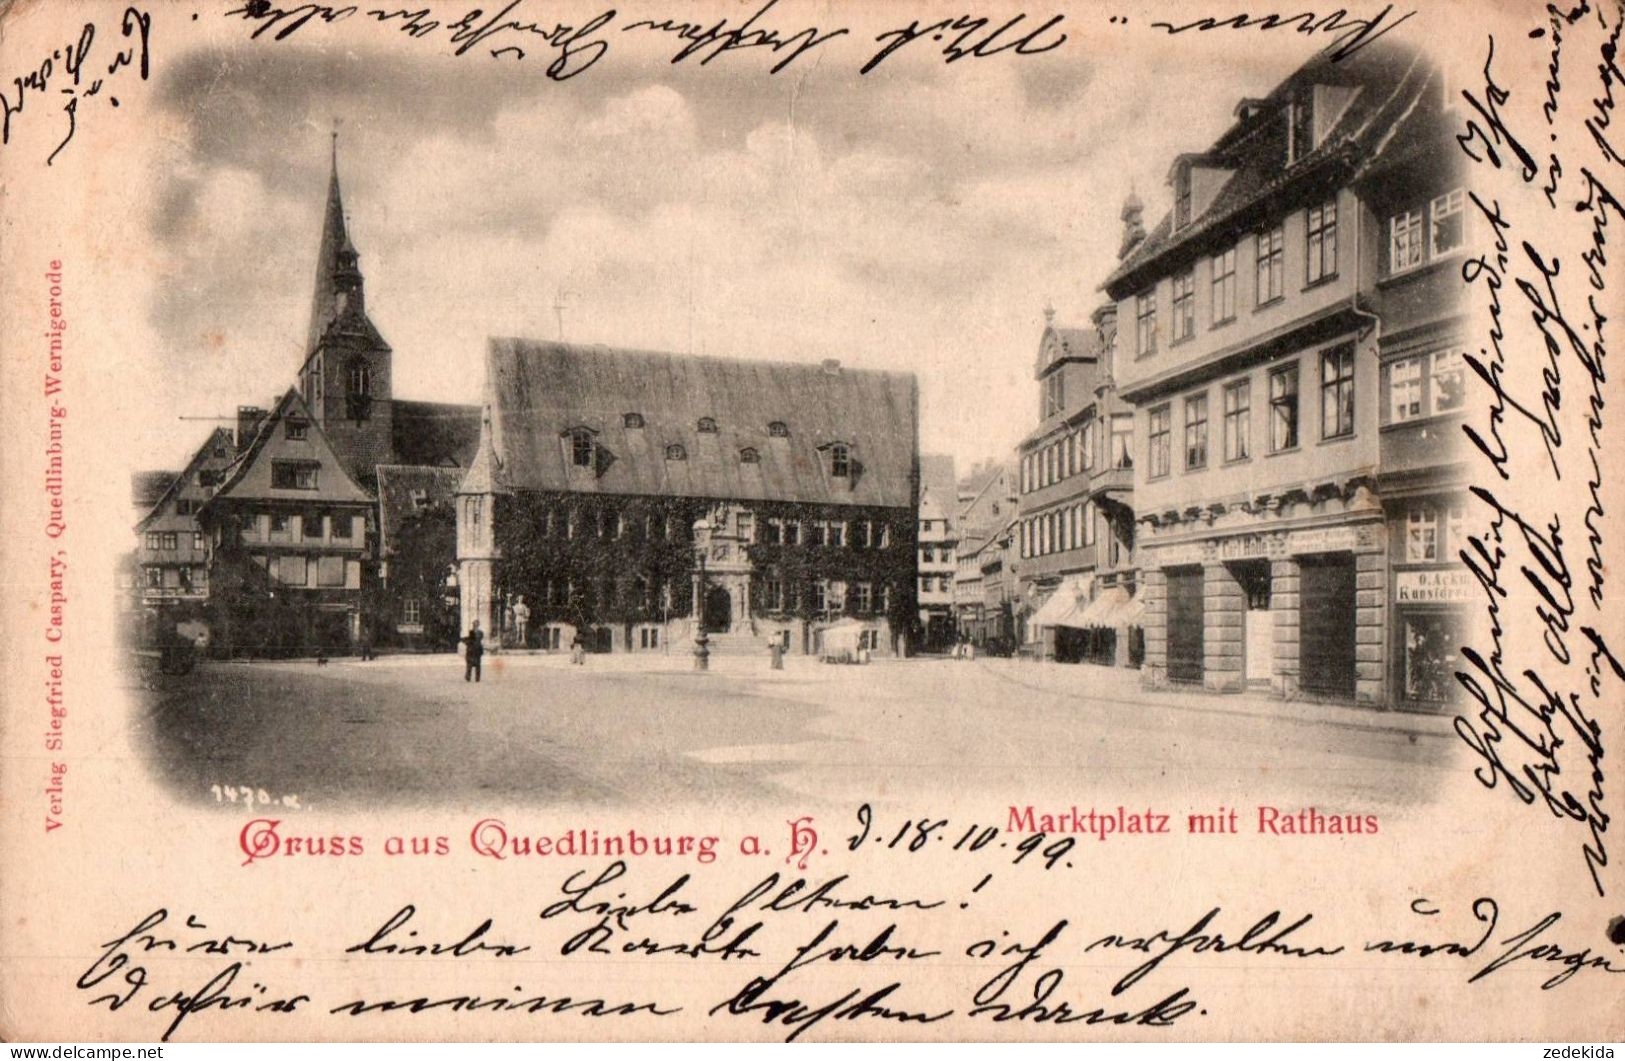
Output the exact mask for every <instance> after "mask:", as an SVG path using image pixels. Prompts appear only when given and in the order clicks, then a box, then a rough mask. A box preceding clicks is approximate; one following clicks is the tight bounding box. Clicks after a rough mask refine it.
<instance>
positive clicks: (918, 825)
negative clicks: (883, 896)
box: [846, 803, 1077, 870]
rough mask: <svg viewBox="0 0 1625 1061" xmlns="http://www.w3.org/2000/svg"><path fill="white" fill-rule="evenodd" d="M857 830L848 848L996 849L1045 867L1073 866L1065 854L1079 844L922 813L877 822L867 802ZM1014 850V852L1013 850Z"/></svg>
mask: <svg viewBox="0 0 1625 1061" xmlns="http://www.w3.org/2000/svg"><path fill="white" fill-rule="evenodd" d="M857 818H858V830H857V832H855V833H853V834H852V835H851V836H849V837H847V838H846V848H847V850H848V851H861V850H863V847H864V845H865V844H880V845H881V846H883V847H884V848H885V849H886V850H888V851H910V852H920V851H926V850H930V849H933V848H936V849H941V850H948V851H961V852H973V851H984V850H989V851H994V852H1003V853H1004V854H1005V855H1008V856H1010V863H1011V865H1020V864H1021V863H1022V862H1024V861H1026V860H1027V859H1028V858H1029V856H1031V857H1032V862H1031V864H1032V865H1041V866H1042V867H1043V868H1044V869H1046V870H1049V869H1056V868H1058V867H1065V868H1067V869H1071V868H1072V863H1071V862H1069V861H1066V856H1067V854H1069V853H1070V852H1071V851H1072V849H1073V848H1074V847H1076V846H1077V839H1076V838H1075V837H1071V836H1062V837H1051V836H1049V835H1048V834H1047V833H1028V834H1026V835H1024V836H1021V837H1020V838H1017V837H1016V836H1015V834H1007V833H1002V832H1001V831H1000V829H999V827H998V826H996V825H980V824H976V823H973V824H971V825H969V826H967V827H965V828H963V829H960V828H958V827H955V826H952V825H950V823H949V821H948V819H946V818H931V817H923V818H919V819H913V818H910V819H906V820H904V821H903V822H902V823H900V824H899V825H897V826H896V827H895V828H893V827H892V826H890V825H887V826H883V827H882V826H877V824H876V823H875V820H874V809H873V808H872V807H870V806H869V804H867V803H865V804H863V805H862V806H860V807H859V808H858V814H857ZM1012 852H1013V854H1012Z"/></svg>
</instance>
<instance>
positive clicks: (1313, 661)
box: [1298, 553, 1355, 697]
mask: <svg viewBox="0 0 1625 1061" xmlns="http://www.w3.org/2000/svg"><path fill="white" fill-rule="evenodd" d="M1298 566H1299V574H1298V587H1299V589H1298V592H1299V597H1298V599H1299V612H1298V668H1299V670H1298V674H1299V678H1298V684H1299V686H1300V687H1301V688H1302V689H1303V690H1304V691H1305V692H1310V693H1317V694H1321V695H1326V696H1339V697H1352V696H1354V680H1355V666H1354V639H1355V635H1354V620H1355V609H1354V582H1355V579H1354V557H1353V555H1351V554H1349V553H1331V554H1327V555H1323V556H1305V557H1301V558H1300V559H1299V562H1298Z"/></svg>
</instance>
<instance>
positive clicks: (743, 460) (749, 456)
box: [739, 446, 762, 464]
mask: <svg viewBox="0 0 1625 1061" xmlns="http://www.w3.org/2000/svg"><path fill="white" fill-rule="evenodd" d="M761 460H762V455H761V454H760V453H758V452H756V450H755V448H753V447H751V446H746V447H745V448H744V449H742V450H740V451H739V463H740V464H759V463H761Z"/></svg>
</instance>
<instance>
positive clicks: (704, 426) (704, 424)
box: [696, 416, 717, 435]
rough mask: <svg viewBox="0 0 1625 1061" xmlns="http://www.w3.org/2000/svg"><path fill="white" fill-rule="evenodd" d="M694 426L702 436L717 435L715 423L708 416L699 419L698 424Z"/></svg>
mask: <svg viewBox="0 0 1625 1061" xmlns="http://www.w3.org/2000/svg"><path fill="white" fill-rule="evenodd" d="M696 426H697V429H698V430H699V432H700V434H702V435H714V434H716V433H717V422H716V421H715V420H713V419H711V418H710V417H709V416H702V417H700V422H699V424H698V425H696Z"/></svg>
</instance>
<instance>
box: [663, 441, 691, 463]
mask: <svg viewBox="0 0 1625 1061" xmlns="http://www.w3.org/2000/svg"><path fill="white" fill-rule="evenodd" d="M666 459H667V460H669V461H686V460H688V450H686V449H684V448H683V446H682V443H680V442H673V443H672V444H671V445H669V446H667V447H666Z"/></svg>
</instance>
